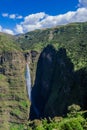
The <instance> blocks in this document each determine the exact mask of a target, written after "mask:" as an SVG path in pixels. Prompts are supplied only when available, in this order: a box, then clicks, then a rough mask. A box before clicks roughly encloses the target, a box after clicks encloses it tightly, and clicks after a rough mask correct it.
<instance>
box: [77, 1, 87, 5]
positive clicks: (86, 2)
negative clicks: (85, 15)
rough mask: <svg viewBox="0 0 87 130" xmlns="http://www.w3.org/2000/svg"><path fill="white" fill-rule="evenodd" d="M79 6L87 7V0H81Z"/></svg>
mask: <svg viewBox="0 0 87 130" xmlns="http://www.w3.org/2000/svg"><path fill="white" fill-rule="evenodd" d="M78 6H79V7H87V0H79V4H78Z"/></svg>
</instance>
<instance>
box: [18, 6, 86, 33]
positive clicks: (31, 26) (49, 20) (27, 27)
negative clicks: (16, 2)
mask: <svg viewBox="0 0 87 130" xmlns="http://www.w3.org/2000/svg"><path fill="white" fill-rule="evenodd" d="M85 21H87V9H86V8H78V9H77V10H76V11H69V12H67V13H65V14H61V15H56V16H50V15H47V14H45V13H44V12H40V13H36V14H32V15H28V16H26V17H25V18H24V21H23V22H21V23H20V24H18V25H17V26H16V33H20V32H21V33H25V32H28V31H33V30H35V29H42V28H50V27H54V26H57V25H64V24H68V23H71V22H85Z"/></svg>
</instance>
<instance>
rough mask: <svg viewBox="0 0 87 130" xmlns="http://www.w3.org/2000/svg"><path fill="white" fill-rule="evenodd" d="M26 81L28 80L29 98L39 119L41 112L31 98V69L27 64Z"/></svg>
mask: <svg viewBox="0 0 87 130" xmlns="http://www.w3.org/2000/svg"><path fill="white" fill-rule="evenodd" d="M25 79H26V87H27V93H28V98H29V100H30V101H31V102H32V106H33V109H34V111H35V113H36V115H37V117H39V111H38V109H37V107H36V105H35V104H34V102H33V100H32V98H31V76H30V69H29V65H28V63H26V72H25Z"/></svg>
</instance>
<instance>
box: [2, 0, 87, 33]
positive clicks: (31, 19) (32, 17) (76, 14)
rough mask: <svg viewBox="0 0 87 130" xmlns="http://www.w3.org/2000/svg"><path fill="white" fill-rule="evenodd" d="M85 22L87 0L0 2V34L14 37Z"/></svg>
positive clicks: (7, 0) (3, 0)
mask: <svg viewBox="0 0 87 130" xmlns="http://www.w3.org/2000/svg"><path fill="white" fill-rule="evenodd" d="M85 21H87V0H1V1H0V32H4V33H8V34H12V35H16V34H20V33H26V32H29V31H33V30H35V29H43V28H51V27H55V26H57V25H65V24H68V23H72V22H85Z"/></svg>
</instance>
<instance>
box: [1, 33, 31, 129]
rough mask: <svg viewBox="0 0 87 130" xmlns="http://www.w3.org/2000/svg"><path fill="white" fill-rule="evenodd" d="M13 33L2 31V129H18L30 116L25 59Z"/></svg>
mask: <svg viewBox="0 0 87 130" xmlns="http://www.w3.org/2000/svg"><path fill="white" fill-rule="evenodd" d="M21 52H22V51H21V48H20V47H19V46H18V45H17V44H16V43H15V40H14V37H13V36H11V35H7V34H3V33H0V130H5V129H6V130H12V129H16V130H17V129H18V128H21V127H22V126H23V122H24V121H25V120H27V118H28V111H29V106H28V104H29V103H28V100H27V93H26V86H25V79H24V69H25V60H24V57H23V54H22V53H21Z"/></svg>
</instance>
